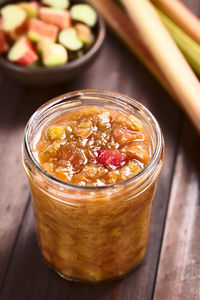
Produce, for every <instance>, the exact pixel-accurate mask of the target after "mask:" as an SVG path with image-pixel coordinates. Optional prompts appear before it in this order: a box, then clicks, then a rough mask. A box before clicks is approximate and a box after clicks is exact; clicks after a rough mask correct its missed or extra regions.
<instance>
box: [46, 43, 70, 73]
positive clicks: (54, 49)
mask: <svg viewBox="0 0 200 300" xmlns="http://www.w3.org/2000/svg"><path fill="white" fill-rule="evenodd" d="M67 59H68V56H67V51H66V49H65V47H63V46H62V45H60V44H55V43H50V44H49V45H48V46H47V47H46V49H44V51H43V53H42V62H43V64H44V65H45V66H46V67H56V66H60V65H64V64H65V63H66V62H67Z"/></svg>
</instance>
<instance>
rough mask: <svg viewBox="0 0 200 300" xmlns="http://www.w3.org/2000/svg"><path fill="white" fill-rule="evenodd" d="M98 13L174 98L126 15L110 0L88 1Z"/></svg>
mask: <svg viewBox="0 0 200 300" xmlns="http://www.w3.org/2000/svg"><path fill="white" fill-rule="evenodd" d="M89 2H90V3H91V4H92V5H93V6H94V7H95V8H96V9H97V10H98V11H99V13H100V14H101V15H102V16H103V18H104V19H105V20H106V21H107V23H108V24H109V25H110V27H111V28H112V29H113V30H114V31H115V32H116V33H117V34H118V36H119V37H120V38H121V39H122V40H123V41H124V42H125V44H126V45H127V46H128V47H129V49H130V50H131V51H132V52H133V53H134V54H135V55H137V57H138V58H139V59H140V60H141V61H142V62H143V63H144V64H145V65H146V67H147V68H148V69H149V70H150V71H151V73H153V74H154V76H155V77H156V78H157V79H158V80H159V82H160V83H161V84H162V85H163V86H164V87H165V88H166V89H167V90H168V92H169V93H171V95H172V96H174V93H173V91H172V89H171V88H170V86H169V84H168V82H167V81H166V79H165V78H164V76H163V74H162V72H161V70H160V68H159V66H158V65H157V62H156V61H155V60H154V58H153V57H152V55H151V53H150V52H149V49H148V47H147V46H146V45H145V44H144V43H143V41H142V40H141V37H140V36H139V35H138V31H137V29H136V28H135V27H134V26H133V24H132V22H131V20H130V19H129V17H128V16H127V15H126V13H125V12H124V11H123V10H122V9H121V7H119V6H118V5H117V4H115V3H114V2H113V1H112V0H101V1H99V0H89Z"/></svg>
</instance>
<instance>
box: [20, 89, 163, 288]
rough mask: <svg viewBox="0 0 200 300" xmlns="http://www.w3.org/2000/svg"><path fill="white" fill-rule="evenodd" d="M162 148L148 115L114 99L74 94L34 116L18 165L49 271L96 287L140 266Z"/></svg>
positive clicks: (107, 94) (107, 95) (122, 99)
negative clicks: (24, 176) (28, 191)
mask: <svg viewBox="0 0 200 300" xmlns="http://www.w3.org/2000/svg"><path fill="white" fill-rule="evenodd" d="M163 148H164V144H163V138H162V134H161V131H160V128H159V125H158V123H157V122H156V120H155V118H154V117H153V116H152V114H151V113H150V112H149V111H148V110H147V109H146V108H144V107H143V106H142V105H141V104H139V103H138V102H136V101H135V100H133V99H130V98H128V97H126V96H123V95H120V94H116V93H112V92H106V91H99V90H86V91H84V90H83V91H77V92H72V93H68V94H65V95H63V96H61V97H58V98H56V99H53V100H52V101H50V102H48V103H47V104H45V105H44V106H42V107H41V108H40V109H39V110H38V111H36V113H35V114H34V115H33V116H32V118H31V119H30V120H29V122H28V124H27V127H26V130H25V137H24V144H23V163H24V167H25V171H26V173H27V175H28V178H29V183H30V188H31V194H32V200H33V208H34V216H35V223H36V232H37V238H38V243H39V246H40V249H41V252H42V256H43V258H44V260H45V261H46V262H47V263H48V265H50V266H51V267H52V268H53V269H54V270H55V271H57V272H58V273H59V274H60V275H61V276H63V277H64V278H66V279H70V280H78V281H86V282H99V281H104V280H111V279H115V278H121V277H122V276H124V275H126V274H127V273H128V272H129V271H130V270H131V269H133V268H134V267H135V266H136V265H138V264H139V263H140V262H141V261H142V259H143V258H144V255H145V252H146V245H147V241H148V231H149V220H150V213H151V205H152V199H153V195H154V192H155V187H156V182H157V178H158V175H159V173H160V170H161V167H162V162H163Z"/></svg>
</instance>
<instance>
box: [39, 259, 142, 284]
mask: <svg viewBox="0 0 200 300" xmlns="http://www.w3.org/2000/svg"><path fill="white" fill-rule="evenodd" d="M144 258H145V254H144V256H143V257H142V258H141V260H140V261H139V262H138V263H137V264H136V265H135V266H133V267H131V269H129V270H128V271H127V272H126V273H124V274H123V275H120V276H116V277H110V278H106V279H102V280H98V281H89V280H84V279H80V278H75V277H68V276H65V275H63V274H62V273H61V272H59V271H58V270H57V269H56V268H55V267H54V266H53V265H51V264H50V263H49V262H48V261H47V260H46V258H44V257H43V256H42V259H43V261H44V263H45V264H46V265H47V266H48V267H49V268H50V269H52V270H53V271H54V272H55V273H56V274H58V275H59V276H60V277H61V278H62V279H64V280H66V281H70V282H76V283H87V284H100V283H104V282H111V281H115V280H121V279H123V278H125V277H126V276H128V275H129V274H130V273H131V272H132V271H133V270H135V269H136V268H137V267H138V266H139V265H141V264H142V262H143V260H144Z"/></svg>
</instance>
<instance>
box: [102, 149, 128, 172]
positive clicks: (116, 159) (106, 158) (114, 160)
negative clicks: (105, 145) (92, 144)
mask: <svg viewBox="0 0 200 300" xmlns="http://www.w3.org/2000/svg"><path fill="white" fill-rule="evenodd" d="M97 161H98V163H99V164H102V165H103V166H104V167H111V168H112V167H116V168H119V167H121V166H123V165H124V163H125V161H126V155H125V154H124V153H121V152H120V151H119V150H99V152H98V157H97Z"/></svg>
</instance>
